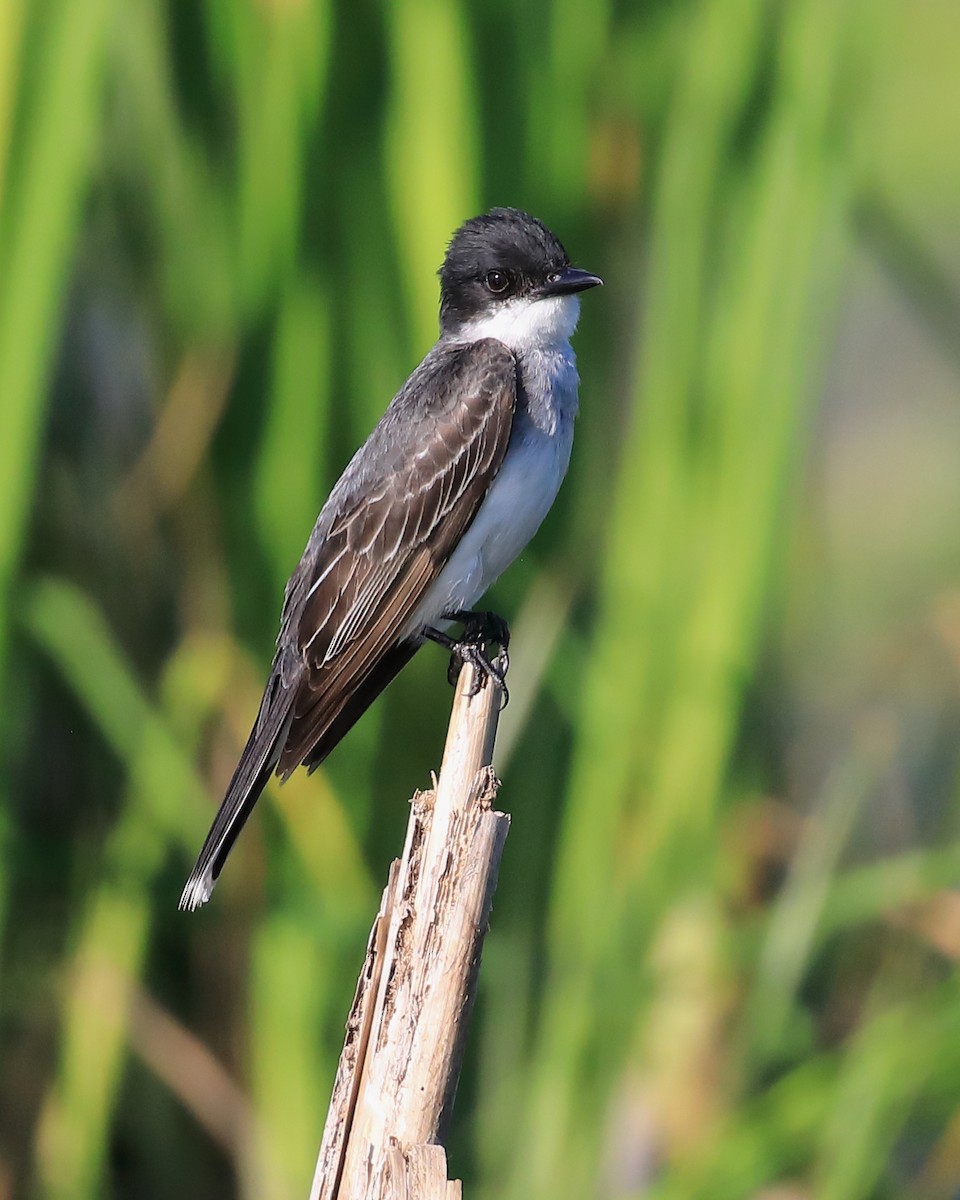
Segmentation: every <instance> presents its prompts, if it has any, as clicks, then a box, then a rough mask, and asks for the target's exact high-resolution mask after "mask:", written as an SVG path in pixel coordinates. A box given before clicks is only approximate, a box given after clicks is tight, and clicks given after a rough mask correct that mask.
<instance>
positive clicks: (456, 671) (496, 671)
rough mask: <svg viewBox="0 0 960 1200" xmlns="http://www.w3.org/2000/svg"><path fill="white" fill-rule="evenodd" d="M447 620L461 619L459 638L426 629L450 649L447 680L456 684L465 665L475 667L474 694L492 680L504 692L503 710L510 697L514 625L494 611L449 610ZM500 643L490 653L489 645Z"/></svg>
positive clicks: (436, 640) (434, 639)
mask: <svg viewBox="0 0 960 1200" xmlns="http://www.w3.org/2000/svg"><path fill="white" fill-rule="evenodd" d="M443 619H444V620H445V621H458V622H459V623H460V624H461V625H462V626H463V634H462V635H461V636H460V637H459V638H455V637H450V636H449V634H442V633H440V631H439V630H426V631H425V632H426V634H427V636H428V637H429V638H430V639H431V640H432V641H435V642H438V643H439V644H440V645H441V646H445V647H446V648H447V649H448V650H449V651H450V664H449V666H448V668H447V679H448V680H449V681H450V684H451V686H454V687H455V686H456V683H457V680H458V679H459V678H460V672H461V671H462V670H463V664H464V663H469V664H470V665H471V666H472V667H473V669H474V675H473V680H472V681H471V684H470V693H469V694H470V695H471V696H475V695H476V694H477V693H478V692H479V691H480V689H481V688H482V687H483V685H484V684H485V682H486V681H487V680H488V679H492V680H493V681H494V683H496V685H497V686H498V687H499V688H500V690H501V691H502V692H503V700H502V701H501V704H500V708H501V710H502V709H504V708H506V706H507V703H508V702H509V700H510V693H509V691H508V690H507V684H506V678H507V671H508V670H509V669H510V655H509V652H508V647H509V645H510V627H509V626H508V625H507V623H506V621H505V620H504V619H503V617H501V616H498V614H497V613H493V612H463V611H456V612H446V613H444V614H443ZM491 646H496V647H497V653H496V654H495V655H491V654H490V650H489V647H491Z"/></svg>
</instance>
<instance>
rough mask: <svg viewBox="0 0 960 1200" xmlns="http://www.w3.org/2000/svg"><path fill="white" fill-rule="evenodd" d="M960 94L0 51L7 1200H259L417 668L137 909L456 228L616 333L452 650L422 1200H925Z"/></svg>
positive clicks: (333, 15)
mask: <svg viewBox="0 0 960 1200" xmlns="http://www.w3.org/2000/svg"><path fill="white" fill-rule="evenodd" d="M958 46H960V7H958V6H957V4H956V0H877V2H872V0H645V2H644V0H633V2H632V3H627V2H624V0H555V2H554V3H546V2H544V0H510V2H508V0H488V2H487V3H485V4H483V5H480V4H466V3H463V2H458V0H397V2H396V3H393V4H384V5H377V4H373V3H365V2H363V0H352V2H351V0H208V2H207V3H205V4H198V3H193V2H191V0H3V3H2V5H0V687H2V708H0V789H2V790H0V871H2V873H0V939H2V941H0V946H2V950H0V1198H2V1200H6V1198H7V1197H20V1196H24V1197H43V1198H50V1200H53V1198H59V1197H63V1198H64V1200H68V1198H69V1200H87V1198H101V1197H116V1198H121V1197H123V1198H127V1197H137V1198H138V1200H151V1198H157V1200H160V1198H166V1197H180V1196H190V1197H197V1198H205V1197H211V1198H220V1197H229V1196H238V1197H242V1198H244V1200H253V1198H254V1197H256V1198H258V1200H260V1198H267V1200H273V1198H275V1197H276V1198H281V1197H284V1198H285V1197H294V1196H306V1194H307V1190H308V1186H309V1180H310V1178H311V1175H312V1170H313V1163H314V1159H315V1154H316V1149H317V1144H318V1141H319V1138H320V1133H321V1130H322V1125H323V1119H324V1115H325V1111H326V1105H327V1100H328V1096H329V1090H330V1086H331V1082H332V1076H333V1070H334V1067H335V1063H336V1058H337V1055H338V1052H339V1048H340V1041H341V1037H342V1031H343V1025H344V1020H345V1017H346V1014H347V1011H348V1008H349V1004H350V1000H351V998H352V995H353V989H354V984H355V980H356V974H357V970H358V968H359V966H360V963H361V960H362V956H363V950H364V944H365V939H366V934H367V931H368V929H369V925H370V922H371V919H372V917H373V914H374V912H375V907H376V903H377V898H378V895H379V889H380V887H381V886H382V883H383V881H384V879H385V875H386V869H387V864H388V862H389V860H390V858H391V857H392V856H394V855H395V854H396V853H398V851H399V849H400V847H401V844H402V831H403V827H404V823H405V820H406V815H407V808H406V804H405V800H406V798H407V797H408V796H409V795H410V793H411V792H412V790H413V789H414V788H415V787H417V786H420V787H423V786H426V785H427V784H428V782H429V772H430V770H431V768H433V767H435V766H436V765H437V763H438V761H439V755H440V750H441V745H442V738H443V732H444V727H445V721H446V715H447V712H448V706H449V701H450V692H449V689H448V687H447V684H446V682H445V671H446V663H445V659H444V656H443V655H442V654H441V653H440V651H438V650H433V649H429V648H428V649H427V650H425V651H424V652H423V653H422V654H421V655H420V656H418V659H417V660H416V661H415V662H414V663H413V664H412V665H411V667H410V668H409V669H408V670H407V671H406V672H405V673H404V675H403V677H402V678H401V679H400V680H398V681H397V683H396V684H395V685H394V686H393V687H392V688H391V689H390V691H389V693H388V694H387V696H386V697H385V698H384V700H383V701H382V702H381V703H380V704H378V705H377V706H376V708H375V709H374V710H373V711H371V713H369V714H368V716H367V717H366V718H365V719H364V720H363V722H362V723H361V724H360V725H359V726H358V727H357V728H356V729H355V730H354V731H353V733H352V734H351V735H350V737H349V738H348V739H347V740H346V742H344V743H343V744H342V745H341V747H340V748H339V749H338V750H337V752H336V753H335V754H334V755H333V757H332V758H331V759H330V760H329V762H328V764H327V766H326V768H325V769H324V770H323V771H321V772H318V773H317V774H316V775H314V776H313V777H311V778H306V777H303V778H300V777H297V778H296V779H295V780H294V781H291V783H290V784H288V785H287V786H286V787H285V788H283V789H282V790H277V789H273V790H272V791H271V792H269V793H268V799H267V800H266V802H265V803H264V804H263V805H262V806H261V808H260V809H258V812H257V814H256V816H255V818H254V819H253V820H252V821H251V823H250V825H249V827H248V829H247V831H246V832H245V834H244V837H243V838H242V840H241V842H240V844H239V845H238V847H237V849H236V852H235V854H234V856H233V857H232V859H231V861H230V865H229V869H228V870H227V871H226V872H225V874H224V877H223V879H222V881H221V884H220V886H219V887H218V889H217V892H216V894H215V896H214V899H213V901H212V903H211V904H210V905H208V906H207V907H206V908H205V909H204V910H203V911H202V912H200V913H199V914H197V915H195V916H186V915H184V914H180V913H178V912H177V910H176V903H177V898H178V896H179V892H180V888H181V886H182V883H183V879H184V876H185V873H186V871H187V870H188V868H189V866H190V864H191V862H192V859H193V856H194V854H195V852H196V850H197V848H198V847H199V843H200V841H201V839H202V837H203V834H204V832H205V830H206V827H207V824H208V822H209V820H210V818H211V816H212V813H213V810H214V806H215V804H216V803H217V802H218V800H219V798H220V795H221V794H222V791H223V788H224V786H225V783H226V781H227V779H228V778H229V775H230V772H231V769H232V767H233V764H234V762H235V759H236V756H237V754H238V751H239V748H240V746H241V745H242V742H243V739H244V737H245V735H246V732H247V729H248V727H249V723H250V721H251V719H252V716H253V714H254V712H255V708H256V704H257V700H258V698H259V689H260V686H261V684H262V682H263V679H264V676H265V672H266V669H267V665H268V663H269V659H270V656H271V649H272V643H273V639H274V636H275V633H276V628H277V617H278V612H279V606H280V601H281V596H282V589H283V584H284V582H285V580H286V577H287V575H288V574H289V572H290V571H291V569H292V567H293V566H294V564H295V562H296V560H297V558H298V557H299V554H300V551H301V549H302V546H303V543H304V541H305V539H306V536H307V534H308V532H309V530H310V528H311V526H312V523H313V519H314V516H315V514H316V511H317V509H318V508H319V505H320V504H321V502H322V500H323V498H324V497H325V495H326V493H327V491H328V489H329V487H330V486H331V484H332V483H333V481H334V479H335V478H336V476H337V474H338V473H339V471H340V469H341V468H342V466H343V465H344V463H345V462H346V460H347V459H348V457H349V456H350V454H351V453H352V451H353V449H354V448H355V447H356V445H357V444H358V443H359V441H360V440H361V439H362V438H363V437H364V436H365V435H366V434H367V432H368V431H369V430H370V428H371V426H372V425H373V423H374V421H375V420H376V418H377V417H378V415H379V414H380V412H381V411H382V409H383V408H384V407H385V405H386V403H387V401H388V400H389V398H390V396H391V395H392V394H393V392H394V391H395V390H396V388H397V387H398V386H399V384H400V383H401V382H402V381H403V379H404V378H405V377H406V375H407V374H408V372H409V371H410V370H411V369H412V367H413V366H414V364H415V363H416V362H417V361H418V359H419V357H420V356H421V355H422V353H423V352H424V351H425V350H426V348H427V347H428V346H429V345H430V343H431V342H432V340H433V338H434V336H435V328H436V290H437V289H436V280H435V276H434V272H435V269H436V267H437V266H438V264H439V262H440V259H441V256H442V253H443V250H444V247H445V243H446V239H447V238H448V236H449V234H450V233H451V231H452V230H453V229H454V228H455V227H456V225H458V224H459V223H460V222H461V221H462V220H463V219H465V218H466V217H468V216H470V215H472V214H474V213H475V212H478V211H481V210H483V209H485V208H487V207H489V206H490V205H493V204H511V205H516V206H520V207H523V208H527V209H529V210H530V211H532V212H534V213H535V214H537V215H538V216H540V217H541V218H542V219H544V220H545V221H546V222H547V223H548V224H549V225H551V226H552V227H553V228H555V229H556V230H557V231H558V233H559V234H560V236H561V237H562V238H563V240H564V241H565V243H566V245H567V247H568V249H569V251H570V253H571V256H572V258H573V260H574V261H575V262H576V263H578V264H580V265H582V266H584V267H588V268H590V269H592V270H595V271H598V272H599V273H601V274H602V275H603V276H604V277H605V279H606V281H607V286H606V287H605V288H604V289H603V291H602V292H597V293H591V294H590V295H589V296H587V297H586V298H585V302H584V305H583V308H584V314H583V319H582V322H581V329H580V332H579V334H578V336H577V349H578V353H579V357H580V364H581V376H582V387H581V400H582V412H581V417H580V421H579V426H578V439H577V445H576V447H575V451H574V462H573V466H572V469H571V474H570V477H569V479H568V481H567V484H566V486H565V488H564V490H563V492H562V494H561V497H560V500H559V501H558V503H557V505H556V507H555V509H554V511H553V513H552V514H551V516H550V518H549V520H548V521H547V523H546V525H545V526H544V528H543V530H542V531H541V533H540V535H539V536H538V538H537V539H536V541H535V543H534V545H533V546H532V547H531V548H530V550H529V551H528V552H527V553H526V554H525V555H524V556H523V557H522V558H521V560H520V561H519V562H518V563H517V564H516V566H515V567H514V568H513V570H512V571H511V572H510V573H509V575H508V577H507V578H505V579H504V580H503V581H502V582H501V584H499V585H498V587H497V589H496V592H495V594H494V595H493V596H492V602H493V603H494V604H495V606H496V607H498V608H499V609H500V610H501V611H503V613H504V614H505V615H507V616H508V618H509V619H510V620H511V621H512V623H513V628H514V637H515V654H514V666H513V671H512V676H511V685H512V692H513V702H512V704H511V706H510V707H509V709H508V710H507V711H506V713H505V715H504V720H503V724H502V727H501V738H500V742H499V747H498V754H499V757H498V768H499V771H500V774H501V775H502V777H503V780H504V787H503V791H502V793H501V798H502V801H503V804H504V805H505V807H506V808H507V809H508V810H510V811H511V812H512V813H513V816H514V824H513V830H512V833H511V836H510V838H509V841H508V843H507V849H506V854H505V859H504V863H503V869H502V873H501V880H500V888H499V891H498V893H497V897H496V906H495V912H494V918H493V929H492V932H491V935H490V937H489V939H488V942H487V948H486V952H485V956H484V965H483V972H482V978H481V985H480V988H481V992H480V1000H479V1004H478V1007H477V1009H476V1012H475V1014H474V1020H473V1025H472V1030H471V1046H470V1054H469V1058H468V1062H467V1066H466V1070H465V1074H464V1078H463V1082H462V1085H461V1089H460V1095H459V1099H458V1103H457V1109H456V1113H455V1120H454V1130H453V1134H452V1139H451V1143H450V1154H451V1170H452V1172H453V1173H455V1174H456V1175H457V1176H460V1177H462V1178H463V1179H464V1181H465V1195H466V1196H467V1197H469V1198H471V1200H480V1198H483V1200H493V1198H494V1197H497V1198H506V1200H528V1198H530V1197H550V1198H551V1200H566V1198H570V1200H574V1198H576V1200H583V1198H584V1197H602V1198H605V1200H606V1198H613V1200H627V1198H637V1200H639V1198H641V1197H643V1198H651V1200H652V1198H656V1200H667V1198H671V1200H681V1198H682V1200H690V1198H699V1197H703V1198H705V1200H706V1198H710V1200H716V1198H721V1200H722V1198H727V1197H729V1198H730V1200H740V1198H743V1197H751V1198H754V1197H755V1198H758V1200H760V1198H763V1200H806V1198H813V1197H816V1198H818V1200H820V1198H823V1200H848V1198H849V1200H853V1198H854V1197H878V1198H881V1197H908V1198H909V1197H915V1198H917V1200H920V1198H922V1200H939V1198H944V1200H947V1198H948V1197H955V1196H958V1195H960V970H958V957H960V895H958V893H957V892H956V891H955V890H953V888H954V885H955V884H956V882H957V880H958V876H960V804H958V800H960V778H958V767H960V763H958V749H957V736H956V735H957V728H958V721H960V536H958V517H960V469H958V464H960V388H958V371H960V300H958V293H960V223H958V213H960V153H958V141H957V128H958V112H960V74H958V69H957V62H958V57H957V47H958Z"/></svg>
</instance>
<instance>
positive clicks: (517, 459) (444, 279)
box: [179, 208, 603, 910]
mask: <svg viewBox="0 0 960 1200" xmlns="http://www.w3.org/2000/svg"><path fill="white" fill-rule="evenodd" d="M438 275H439V280H440V335H439V338H438V340H437V342H436V344H435V345H434V346H433V348H432V349H431V350H430V351H429V352H428V354H427V355H426V357H425V358H424V359H423V361H422V362H421V363H420V365H419V366H418V367H417V368H416V369H415V370H414V371H413V373H412V374H411V375H410V377H409V378H408V379H407V381H406V383H405V384H404V385H403V387H401V389H400V391H399V392H398V393H397V394H396V396H395V397H394V398H393V400H392V401H391V402H390V404H389V406H388V407H387V409H386V411H385V412H384V414H383V416H382V417H381V419H380V421H379V422H378V423H377V425H376V427H375V428H374V430H373V432H372V433H371V434H370V436H369V437H368V438H367V440H366V441H365V442H364V443H363V445H362V446H361V447H360V449H359V450H358V451H357V452H356V454H355V455H354V457H353V458H352V459H351V461H350V462H349V464H348V465H347V467H346V469H345V470H344V472H343V474H342V475H341V476H340V478H339V480H338V481H337V483H336V485H335V486H334V488H333V490H332V491H331V493H330V496H329V498H328V499H327V501H326V503H325V504H324V505H323V507H322V509H321V510H320V514H319V516H318V517H317V521H316V524H315V525H314V528H313V531H312V533H311V534H310V537H309V540H308V542H307V546H306V549H305V550H304V553H303V557H302V558H301V559H300V562H299V564H298V565H297V567H296V569H295V571H294V572H293V574H292V576H291V577H290V580H289V582H288V584H287V586H286V590H285V593H284V602H283V610H282V615H281V620H280V632H279V635H278V637H277V643H276V652H275V655H274V658H273V663H272V667H271V670H270V675H269V678H268V680H267V683H266V686H265V688H264V692H263V697H262V699H261V701H260V707H259V711H258V712H257V717H256V720H255V722H254V724H253V728H252V730H251V732H250V736H249V738H248V739H247V743H246V745H245V746H244V749H243V752H242V754H241V756H240V760H239V762H238V764H237V768H236V770H235V772H234V774H233V777H232V779H231V780H230V784H229V786H228V788H227V791H226V794H225V796H224V799H223V802H222V803H221V805H220V808H219V810H218V812H217V814H216V817H215V818H214V821H213V824H212V826H211V828H210V831H209V833H208V834H207V837H206V840H205V841H204V843H203V846H202V848H201V850H200V854H199V856H198V858H197V862H196V865H195V866H194V868H193V870H192V872H191V873H190V876H189V878H188V879H187V882H186V885H185V887H184V889H183V894H182V896H181V898H180V905H179V907H180V908H181V909H186V910H193V909H196V908H198V907H199V906H200V905H201V904H203V903H205V902H206V901H207V900H208V899H209V898H210V895H211V893H212V891H213V888H214V885H215V883H216V881H217V879H218V877H219V875H220V872H221V870H222V868H223V865H224V862H225V860H226V858H227V855H228V854H229V852H230V850H231V848H232V847H233V845H234V842H235V841H236V838H237V836H238V834H239V833H240V830H241V828H242V826H243V825H244V823H245V821H246V820H247V818H248V816H249V815H250V812H251V811H252V809H253V806H254V805H255V804H256V801H257V799H258V798H259V796H260V793H261V792H262V791H263V789H264V787H265V786H266V783H267V781H268V779H269V778H270V776H271V775H272V774H273V773H274V772H276V773H277V774H278V775H279V776H280V778H281V780H286V779H287V778H288V777H289V776H290V775H291V774H292V773H293V771H294V770H296V768H297V767H299V766H305V767H306V768H307V769H308V770H313V769H315V768H316V767H317V766H319V764H320V763H322V762H323V760H324V759H325V758H326V757H327V755H328V754H329V753H330V751H331V750H332V749H333V748H334V746H336V745H337V743H338V742H339V741H340V740H341V738H343V737H344V735H345V734H346V733H347V732H348V731H349V729H350V728H351V727H352V726H353V725H354V723H355V722H356V721H357V720H358V719H359V718H360V716H361V715H362V714H363V712H364V711H365V710H366V709H367V708H368V707H369V706H370V705H371V704H372V703H373V701H374V700H375V699H376V697H377V696H378V695H379V694H380V693H381V691H382V690H383V689H384V688H385V687H386V686H387V684H388V683H390V681H391V680H392V679H393V678H394V677H395V676H396V675H397V673H398V672H399V671H400V670H401V669H402V668H403V667H404V666H405V665H406V664H407V662H409V661H410V659H411V658H412V657H413V655H414V654H415V653H416V652H417V650H418V649H419V648H420V647H421V646H422V645H424V644H425V642H427V641H435V642H439V643H440V644H441V645H444V646H446V647H448V648H450V649H452V650H453V652H454V654H455V656H459V658H460V659H461V660H464V661H471V662H473V663H474V664H475V665H476V666H477V667H478V668H480V671H481V676H480V678H481V679H482V673H484V672H485V673H486V674H488V675H489V674H494V675H495V676H496V677H497V678H499V679H501V680H502V671H501V672H499V673H498V667H497V665H496V664H495V663H491V662H490V660H489V659H488V658H487V656H486V654H485V652H484V649H483V647H484V645H485V644H487V642H489V641H493V642H495V643H497V644H498V645H500V646H501V648H502V649H503V650H506V646H507V642H508V639H509V630H508V628H507V626H506V623H505V622H504V621H502V619H500V618H499V617H497V616H496V615H495V614H492V613H477V612H475V611H474V609H473V606H474V605H475V604H476V602H477V601H478V600H479V599H480V597H482V595H483V594H484V592H486V591H487V589H488V588H489V587H490V586H491V585H492V584H493V582H494V581H495V580H496V579H497V578H498V577H499V576H500V574H501V573H502V572H503V571H504V570H505V569H506V568H507V567H508V566H509V565H510V563H511V562H513V560H514V559H515V558H516V557H517V555H518V554H519V553H520V552H521V551H522V550H523V549H524V548H525V547H526V545H527V543H528V542H529V541H530V539H531V538H532V537H533V535H534V534H535V533H536V531H537V529H538V528H539V526H540V524H541V522H542V521H543V519H544V517H545V516H546V515H547V512H548V511H549V510H550V507H551V505H552V504H553V502H554V499H555V498H556V495H557V492H558V490H559V488H560V484H561V482H562V481H563V478H564V475H565V474H566V471H567V466H568V464H569V461H570V452H571V447H572V443H573V425H574V418H575V417H576V414H577V409H578V388H579V377H578V374H577V367H576V359H575V357H574V353H573V349H572V347H571V345H570V338H571V336H572V334H573V332H574V329H575V328H576V325H577V320H578V317H579V312H580V299H579V293H581V292H583V291H586V290H587V289H589V288H593V287H596V286H598V285H600V284H602V282H603V280H602V279H601V278H600V277H599V276H598V275H594V274H592V273H591V272H589V271H585V270H581V269H580V268H578V267H574V266H571V264H570V259H569V257H568V255H567V252H566V250H565V249H564V247H563V244H562V243H561V241H560V240H559V238H558V237H557V236H556V235H555V234H554V233H552V232H551V231H550V230H549V229H548V228H547V226H546V225H544V224H543V222H541V221H539V220H537V219H536V218H535V217H533V216H531V215H530V214H529V213H526V212H522V211H520V210H519V209H515V208H494V209H491V210H490V211H489V212H486V213H483V214H481V215H479V216H476V217H473V218H471V219H470V220H468V221H466V222H465V223H464V224H463V225H461V226H460V228H459V229H457V230H456V232H455V233H454V234H453V236H452V237H451V239H450V242H449V244H448V247H447V251H446V254H445V256H444V259H443V263H442V265H441V267H440V269H439V272H438ZM454 622H460V623H462V624H463V628H464V632H463V635H462V636H461V637H455V636H452V635H451V634H450V633H449V632H448V630H450V629H451V628H452V624H453V623H454Z"/></svg>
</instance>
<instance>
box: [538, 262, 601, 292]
mask: <svg viewBox="0 0 960 1200" xmlns="http://www.w3.org/2000/svg"><path fill="white" fill-rule="evenodd" d="M602 284H603V280H602V279H601V278H600V276H599V275H591V274H590V272H589V271H581V270H580V268H579V267H564V268H563V270H562V271H558V272H557V273H556V274H555V275H550V276H549V277H548V278H547V282H546V283H545V284H544V285H543V287H541V288H540V289H539V294H540V295H541V296H569V295H570V294H571V293H572V292H585V291H586V290H587V288H592V287H600V286H601V285H602Z"/></svg>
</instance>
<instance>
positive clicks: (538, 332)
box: [456, 296, 580, 354]
mask: <svg viewBox="0 0 960 1200" xmlns="http://www.w3.org/2000/svg"><path fill="white" fill-rule="evenodd" d="M579 316H580V300H579V298H578V297H577V296H544V297H543V298H541V299H533V298H531V297H529V296H523V297H517V298H516V299H514V300H507V301H505V302H504V303H502V304H499V305H497V307H496V309H495V310H494V311H493V312H490V313H486V314H484V315H483V316H481V317H475V318H474V319H473V320H472V321H465V322H464V324H463V325H461V326H460V328H459V329H458V330H457V334H456V339H457V341H464V342H473V341H479V339H480V338H496V339H497V341H499V342H503V344H504V345H505V346H508V347H509V348H510V349H511V350H512V351H513V352H514V354H527V353H530V352H531V351H536V350H548V349H552V348H557V347H560V346H562V345H563V344H564V343H565V342H568V341H569V340H570V337H571V336H572V334H573V331H574V330H575V329H576V327H577V319H578V318H579Z"/></svg>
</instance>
